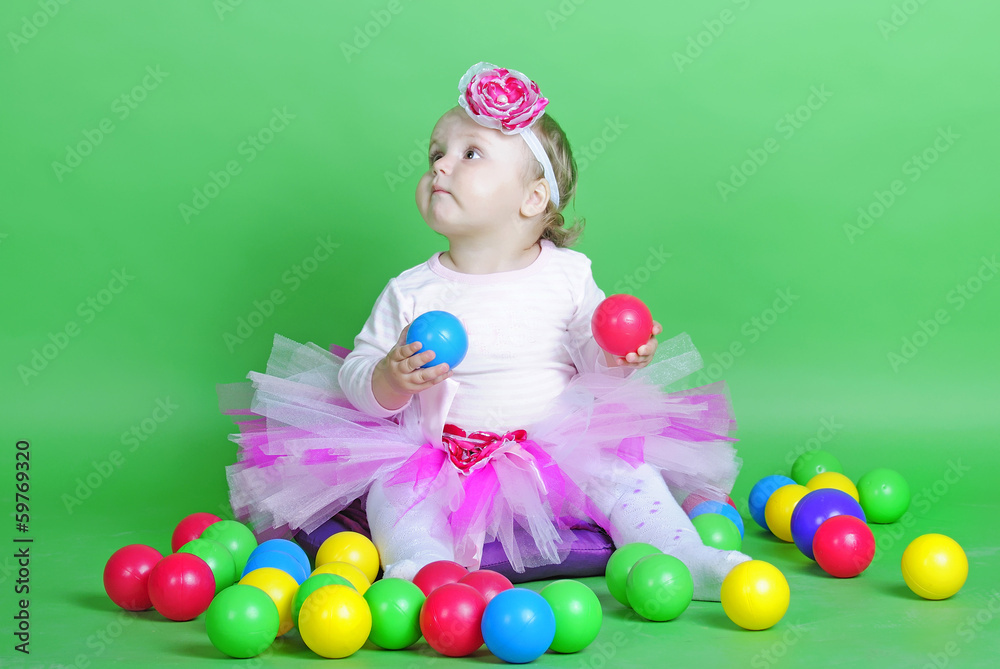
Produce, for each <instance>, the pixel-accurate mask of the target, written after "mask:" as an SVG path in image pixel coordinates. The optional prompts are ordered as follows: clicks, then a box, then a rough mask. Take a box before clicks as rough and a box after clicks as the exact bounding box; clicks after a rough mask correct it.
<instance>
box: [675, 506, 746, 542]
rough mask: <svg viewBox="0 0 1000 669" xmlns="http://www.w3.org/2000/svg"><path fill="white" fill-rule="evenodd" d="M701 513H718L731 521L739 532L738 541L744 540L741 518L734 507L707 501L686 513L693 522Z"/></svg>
mask: <svg viewBox="0 0 1000 669" xmlns="http://www.w3.org/2000/svg"><path fill="white" fill-rule="evenodd" d="M703 513H718V514H720V515H723V516H725V517H726V518H728V519H729V520H731V521H732V522H733V525H735V526H736V529H738V530H739V531H740V539H741V540H742V539H743V538H744V536H743V532H744V526H743V517H742V516H741V515H740V512H739V511H737V510H736V509H735V508H734V507H732V506H730V505H729V504H723V503H722V502H716V501H715V500H707V501H705V502H702V503H700V504H698V505H697V506H696V507H694V508H693V509H691V511H689V512H688V518H690V519H691V520H694V519H695V518H697V517H698V516H700V515H701V514H703Z"/></svg>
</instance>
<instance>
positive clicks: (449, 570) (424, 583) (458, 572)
mask: <svg viewBox="0 0 1000 669" xmlns="http://www.w3.org/2000/svg"><path fill="white" fill-rule="evenodd" d="M468 573H469V570H468V569H466V568H465V567H463V566H462V565H460V564H458V563H457V562H452V561H451V560H438V561H437V562H431V563H430V564H428V565H424V566H423V567H422V568H421V569H420V571H418V572H417V575H416V576H414V577H413V584H414V585H416V586H417V587H418V588H420V590H421V591H422V592H423V593H424V596H425V597H427V596H428V595H430V594H431V593H432V592H434V591H435V590H437V589H438V588H440V587H441V586H442V585H445V584H447V583H457V582H458V581H459V579H461V578H463V577H464V576H466V575H468Z"/></svg>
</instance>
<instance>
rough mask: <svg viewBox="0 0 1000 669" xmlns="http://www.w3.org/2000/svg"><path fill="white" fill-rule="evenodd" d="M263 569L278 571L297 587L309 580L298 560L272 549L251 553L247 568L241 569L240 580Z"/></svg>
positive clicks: (307, 573) (306, 572)
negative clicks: (283, 573)
mask: <svg viewBox="0 0 1000 669" xmlns="http://www.w3.org/2000/svg"><path fill="white" fill-rule="evenodd" d="M264 567H273V568H274V569H280V570H281V571H283V572H285V573H286V574H288V575H290V576H291V577H292V578H294V579H295V582H296V583H298V584H299V585H302V583H303V582H304V581H305V580H306V579H307V578H309V572H308V571H306V570H305V569H303V568H302V565H301V564H299V561H298V560H296V559H295V558H294V557H293V556H291V555H289V554H288V553H285V552H284V551H279V550H274V549H272V550H267V551H254V552H253V553H251V554H250V559H248V560H247V566H246V567H245V568H244V569H243V575H242V576H240V578H243V576H246V575H247V574H249V573H250V572H252V571H253V570H255V569H262V568H264Z"/></svg>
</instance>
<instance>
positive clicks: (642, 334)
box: [590, 295, 653, 356]
mask: <svg viewBox="0 0 1000 669" xmlns="http://www.w3.org/2000/svg"><path fill="white" fill-rule="evenodd" d="M590 329H591V330H592V331H593V333H594V339H596V340H597V344H598V346H600V347H601V348H603V349H604V350H605V351H607V352H608V353H611V354H613V355H622V356H623V355H626V354H628V353H634V352H635V351H636V349H638V348H639V347H640V346H642V345H643V344H645V343H646V342H647V341H649V338H650V337H652V336H653V316H652V314H650V313H649V309H648V308H647V307H646V305H645V304H643V302H642V300H640V299H639V298H638V297H633V296H631V295H612V296H611V297H609V298H607V299H605V300H604V301H603V302H601V303H600V304H599V305H597V309H595V310H594V315H593V316H592V317H591V319H590Z"/></svg>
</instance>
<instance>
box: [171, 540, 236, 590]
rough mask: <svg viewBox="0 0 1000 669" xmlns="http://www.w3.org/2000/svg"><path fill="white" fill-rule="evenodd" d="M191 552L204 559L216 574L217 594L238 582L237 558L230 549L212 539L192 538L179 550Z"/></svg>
mask: <svg viewBox="0 0 1000 669" xmlns="http://www.w3.org/2000/svg"><path fill="white" fill-rule="evenodd" d="M177 552H178V553H191V554H192V555H197V556H198V557H200V558H201V559H202V560H204V561H205V562H206V563H207V564H208V566H209V568H210V569H211V570H212V575H213V576H215V594H219V593H220V592H222V591H223V590H225V589H226V588H228V587H229V586H231V585H232V584H233V583H235V582H236V560H234V559H233V554H232V553H230V552H229V549H228V548H226V547H225V546H223V545H222V544H220V543H219V542H218V541H212V540H211V539H192V540H191V541H189V542H187V543H186V544H184V545H183V546H181V547H180V548H179V549H178V550H177Z"/></svg>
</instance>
